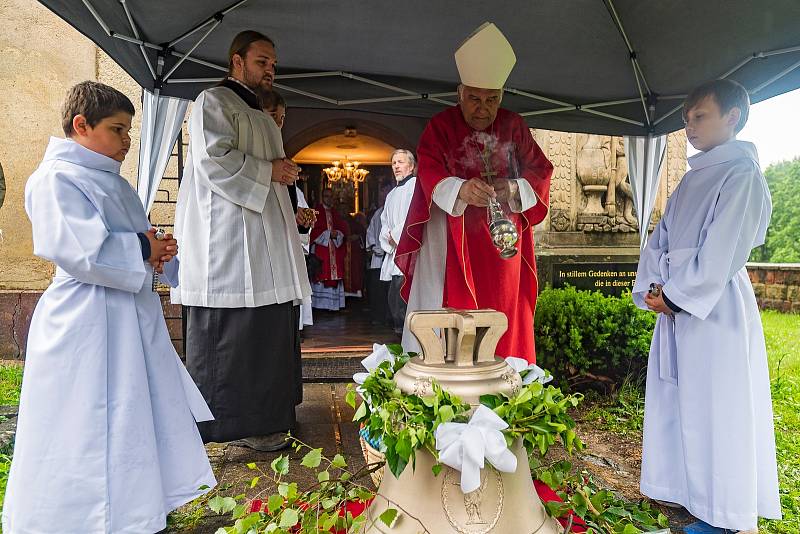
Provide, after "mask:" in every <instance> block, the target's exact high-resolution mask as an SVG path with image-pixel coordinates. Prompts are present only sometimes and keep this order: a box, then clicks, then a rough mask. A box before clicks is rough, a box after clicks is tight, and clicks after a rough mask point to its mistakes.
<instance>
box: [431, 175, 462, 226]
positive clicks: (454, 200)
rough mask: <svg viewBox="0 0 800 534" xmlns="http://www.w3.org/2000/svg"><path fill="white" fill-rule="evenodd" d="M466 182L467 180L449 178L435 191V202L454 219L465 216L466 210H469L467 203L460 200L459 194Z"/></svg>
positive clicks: (438, 185)
mask: <svg viewBox="0 0 800 534" xmlns="http://www.w3.org/2000/svg"><path fill="white" fill-rule="evenodd" d="M464 182H466V180H464V179H462V178H458V177H456V176H448V177H447V178H445V179H443V180H442V181H441V182H439V183H438V184H436V187H435V188H434V189H433V201H434V202H435V203H436V205H437V206H439V208H441V209H442V211H444V212H445V213H447V214H448V215H452V216H453V217H460V216H462V215H464V210H465V209H467V203H466V202H464V201H463V200H461V199H459V198H458V192H459V191H460V190H461V185H462V184H463V183H464Z"/></svg>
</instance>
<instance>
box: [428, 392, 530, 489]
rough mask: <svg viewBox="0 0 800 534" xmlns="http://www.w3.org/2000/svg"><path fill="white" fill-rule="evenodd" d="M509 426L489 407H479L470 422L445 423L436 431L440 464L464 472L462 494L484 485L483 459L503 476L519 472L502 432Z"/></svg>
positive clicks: (462, 475) (515, 459)
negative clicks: (482, 478)
mask: <svg viewBox="0 0 800 534" xmlns="http://www.w3.org/2000/svg"><path fill="white" fill-rule="evenodd" d="M504 428H508V424H507V423H506V422H505V421H503V420H502V419H500V417H499V416H498V415H497V414H496V413H494V412H493V411H492V410H490V409H489V408H487V407H486V406H483V405H480V406H478V409H477V410H475V413H473V414H472V417H471V418H470V420H469V423H442V424H441V425H439V426H438V427H437V428H436V450H437V451H439V461H440V462H441V463H443V464H445V465H449V466H450V467H452V468H453V469H456V470H458V471H461V491H462V492H464V493H469V492H471V491H475V490H476V489H478V488H479V487H480V485H481V469H483V466H484V459H486V460H488V462H489V463H490V464H492V465H493V466H494V467H495V469H497V470H498V471H503V472H504V473H513V472H515V471H516V470H517V457H516V456H514V453H512V452H511V451H510V450H508V445H506V439H505V437H504V436H503V433H502V432H500V431H501V430H503V429H504Z"/></svg>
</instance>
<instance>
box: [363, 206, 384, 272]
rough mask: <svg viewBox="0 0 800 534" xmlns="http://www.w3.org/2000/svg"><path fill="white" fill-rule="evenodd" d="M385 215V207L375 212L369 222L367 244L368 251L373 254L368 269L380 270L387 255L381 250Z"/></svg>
mask: <svg viewBox="0 0 800 534" xmlns="http://www.w3.org/2000/svg"><path fill="white" fill-rule="evenodd" d="M382 214H383V206H381V207H379V208H378V209H377V210H375V213H373V214H372V219H370V221H369V226H368V227H367V243H366V250H367V252H369V253H371V255H372V256H371V257H370V260H369V267H367V269H370V270H372V269H380V268H381V267H382V266H383V257H384V256H385V255H386V253H385V252H384V251H383V248H381V241H380V239H381V228H382V226H381V215H382Z"/></svg>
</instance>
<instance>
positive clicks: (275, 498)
mask: <svg viewBox="0 0 800 534" xmlns="http://www.w3.org/2000/svg"><path fill="white" fill-rule="evenodd" d="M281 506H283V497H281V496H280V495H275V494H273V495H270V496H269V499H267V511H269V513H270V514H274V513H275V511H276V510H279V509H280V508H281Z"/></svg>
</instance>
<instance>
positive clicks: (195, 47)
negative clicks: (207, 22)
mask: <svg viewBox="0 0 800 534" xmlns="http://www.w3.org/2000/svg"><path fill="white" fill-rule="evenodd" d="M221 23H222V20H221V19H220V20H217V21H215V22H214V24H212V25H211V27H210V28H209V29H208V31H206V33H204V34H203V36H202V37H201V38H200V39H198V41H197V42H196V43H195V44H194V46H193V47H191V48H190V49H189V51H188V52H186V55H184V56H183V57H182V58H180V59H179V60H178V62H177V63H175V65H173V66H172V68H171V69H170V70H169V72H167V74H166V75H165V76H164V78H163V80H168V79H169V77H170V76H172V73H173V72H175V71H176V70H178V67H180V66H181V65H182V64H183V62H184V61H186V60H187V59H188V58H189V56H191V55H192V52H194V51H195V50H196V49H197V47H198V46H200V45H201V44H202V43H203V41H205V40H206V37H208V36H209V35H211V32H213V31H214V30H216V29H217V26H219V25H220V24H221Z"/></svg>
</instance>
